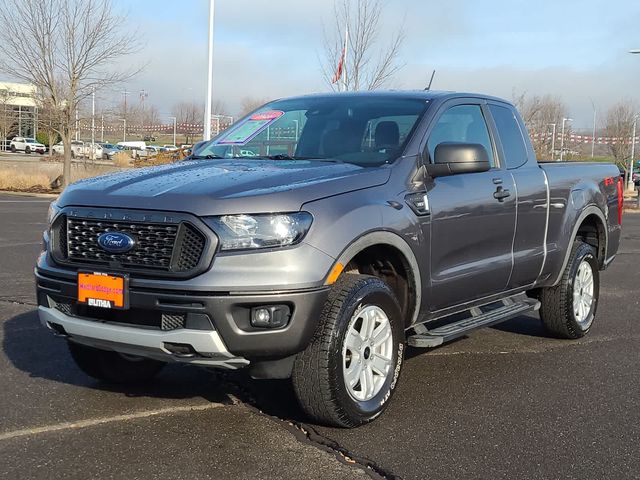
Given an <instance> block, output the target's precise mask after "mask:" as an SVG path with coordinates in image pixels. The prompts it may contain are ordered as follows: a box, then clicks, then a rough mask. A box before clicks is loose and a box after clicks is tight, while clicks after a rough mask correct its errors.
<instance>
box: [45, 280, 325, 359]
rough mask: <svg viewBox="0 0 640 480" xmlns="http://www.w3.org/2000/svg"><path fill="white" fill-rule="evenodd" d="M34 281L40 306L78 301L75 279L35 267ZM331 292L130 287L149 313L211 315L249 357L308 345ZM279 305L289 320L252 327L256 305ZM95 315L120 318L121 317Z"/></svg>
mask: <svg viewBox="0 0 640 480" xmlns="http://www.w3.org/2000/svg"><path fill="white" fill-rule="evenodd" d="M36 280H37V291H38V304H39V305H43V306H46V307H49V306H50V305H49V299H50V298H51V299H54V300H55V301H56V302H59V301H62V302H67V303H72V304H73V303H74V302H75V298H76V292H77V283H76V282H75V281H71V280H63V279H59V278H55V277H49V276H47V275H46V274H45V273H44V272H42V271H36ZM328 291H329V288H328V287H323V288H319V289H314V290H304V291H295V290H293V291H287V292H277V293H265V292H261V293H259V294H242V295H240V294H234V295H229V294H225V293H220V294H217V293H207V294H203V293H193V292H190V291H178V290H171V291H163V290H160V289H158V290H153V289H149V288H145V289H136V288H131V290H130V291H129V305H130V309H131V310H136V311H144V312H148V313H149V312H150V313H151V314H152V315H153V314H156V315H159V314H162V313H174V314H184V315H189V317H193V316H195V315H207V316H208V317H209V318H210V319H211V321H212V322H213V328H214V329H215V330H216V331H218V333H219V334H220V336H221V337H222V340H223V341H224V342H225V345H226V346H227V349H228V350H229V352H231V353H232V354H234V355H237V356H241V357H245V358H247V359H250V360H251V359H279V358H284V357H288V356H290V355H293V354H295V353H298V352H300V351H302V350H304V348H305V347H306V346H307V345H308V343H309V341H310V340H311V337H312V336H313V333H314V331H315V328H316V325H317V322H318V319H319V318H320V312H321V311H322V307H323V305H324V303H325V301H326V298H327V295H328ZM275 304H277V305H283V304H284V305H288V306H289V307H290V308H291V319H290V321H289V323H288V324H287V325H286V326H285V327H283V328H279V329H261V328H255V327H252V326H251V323H250V314H251V309H252V308H253V307H256V306H262V305H275ZM85 315H86V312H85ZM109 315H115V316H116V317H117V316H118V312H117V311H113V312H110V313H109ZM97 320H98V321H116V322H117V321H118V319H117V318H114V319H112V320H109V319H104V318H98V319H97ZM118 323H120V324H122V322H118ZM132 326H133V325H132Z"/></svg>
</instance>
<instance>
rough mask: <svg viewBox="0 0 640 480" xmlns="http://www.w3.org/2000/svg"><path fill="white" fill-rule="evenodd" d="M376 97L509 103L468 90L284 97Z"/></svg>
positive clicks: (316, 94)
mask: <svg viewBox="0 0 640 480" xmlns="http://www.w3.org/2000/svg"><path fill="white" fill-rule="evenodd" d="M335 96H343V97H349V96H351V97H356V96H357V97H378V98H385V97H386V98H390V97H397V98H416V99H424V100H435V99H439V100H448V99H450V98H481V99H484V100H494V101H497V102H502V103H508V104H511V102H509V101H508V100H505V99H503V98H498V97H493V96H491V95H484V94H481V93H469V92H453V91H446V90H367V91H357V92H354V91H351V92H327V93H312V94H308V95H299V96H294V97H286V98H282V99H280V100H285V99H287V100H288V99H301V98H309V97H312V98H323V97H335Z"/></svg>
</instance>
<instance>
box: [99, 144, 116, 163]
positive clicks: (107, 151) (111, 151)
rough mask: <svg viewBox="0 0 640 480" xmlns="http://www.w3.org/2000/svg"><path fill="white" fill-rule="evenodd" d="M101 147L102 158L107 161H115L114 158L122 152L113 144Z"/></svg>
mask: <svg viewBox="0 0 640 480" xmlns="http://www.w3.org/2000/svg"><path fill="white" fill-rule="evenodd" d="M101 147H102V158H104V159H105V160H111V159H113V156H114V155H115V154H116V153H118V152H119V151H120V150H119V149H118V146H117V145H114V144H112V143H103V144H101Z"/></svg>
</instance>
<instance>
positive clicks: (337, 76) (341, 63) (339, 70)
mask: <svg viewBox="0 0 640 480" xmlns="http://www.w3.org/2000/svg"><path fill="white" fill-rule="evenodd" d="M344 54H345V49H344V48H343V49H342V53H341V54H340V61H339V62H338V68H336V73H334V74H333V78H332V79H331V83H338V80H340V79H341V78H342V71H343V69H344Z"/></svg>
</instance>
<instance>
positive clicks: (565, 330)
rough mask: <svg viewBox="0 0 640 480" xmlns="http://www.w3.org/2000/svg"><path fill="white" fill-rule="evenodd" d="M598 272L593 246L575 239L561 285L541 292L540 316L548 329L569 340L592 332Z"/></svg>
mask: <svg viewBox="0 0 640 480" xmlns="http://www.w3.org/2000/svg"><path fill="white" fill-rule="evenodd" d="M599 273H600V272H599V266H598V259H597V257H596V251H595V250H594V248H593V247H592V246H591V245H588V244H586V243H584V242H581V241H576V242H575V243H574V244H573V248H572V249H571V254H570V258H569V262H568V263H567V266H566V267H565V270H564V272H563V274H562V278H561V279H560V282H559V283H558V285H556V286H555V287H547V288H543V289H541V291H540V303H541V306H540V318H541V319H542V323H543V324H544V326H545V327H546V329H547V330H548V331H549V332H551V333H552V334H554V335H555V336H557V337H560V338H569V339H575V338H580V337H583V336H584V335H586V334H587V333H588V332H589V330H590V329H591V326H592V325H593V320H594V319H595V315H596V310H597V307H598V295H599V293H600V276H599Z"/></svg>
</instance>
